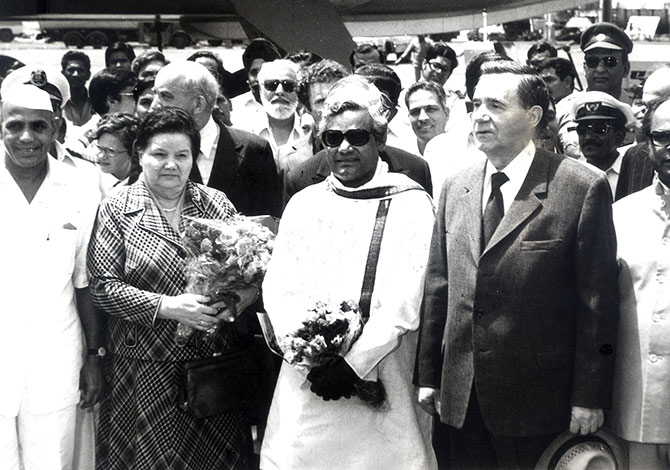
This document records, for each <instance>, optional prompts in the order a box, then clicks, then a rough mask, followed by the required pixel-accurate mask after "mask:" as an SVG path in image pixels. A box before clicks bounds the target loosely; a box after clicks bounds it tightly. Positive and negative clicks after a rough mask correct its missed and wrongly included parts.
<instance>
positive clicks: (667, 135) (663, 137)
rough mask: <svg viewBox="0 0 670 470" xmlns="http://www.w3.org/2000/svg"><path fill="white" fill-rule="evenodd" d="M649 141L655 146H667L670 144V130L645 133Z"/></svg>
mask: <svg viewBox="0 0 670 470" xmlns="http://www.w3.org/2000/svg"><path fill="white" fill-rule="evenodd" d="M647 135H648V136H649V138H650V139H651V143H652V144H654V145H655V146H657V147H667V146H668V145H670V131H654V132H650V133H649V134H647Z"/></svg>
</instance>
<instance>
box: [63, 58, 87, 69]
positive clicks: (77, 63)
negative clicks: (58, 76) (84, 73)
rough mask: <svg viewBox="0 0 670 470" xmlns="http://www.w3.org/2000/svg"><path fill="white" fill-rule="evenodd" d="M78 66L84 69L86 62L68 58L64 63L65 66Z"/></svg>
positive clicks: (67, 67)
mask: <svg viewBox="0 0 670 470" xmlns="http://www.w3.org/2000/svg"><path fill="white" fill-rule="evenodd" d="M74 67H76V68H80V69H86V64H85V63H84V62H83V61H81V60H68V61H67V63H66V64H65V68H66V69H69V68H74Z"/></svg>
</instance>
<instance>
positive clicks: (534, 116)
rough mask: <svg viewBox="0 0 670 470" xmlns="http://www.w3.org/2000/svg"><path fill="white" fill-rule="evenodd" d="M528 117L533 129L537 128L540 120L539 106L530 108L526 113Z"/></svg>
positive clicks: (540, 109) (540, 111) (540, 108)
mask: <svg viewBox="0 0 670 470" xmlns="http://www.w3.org/2000/svg"><path fill="white" fill-rule="evenodd" d="M526 113H527V115H528V119H530V121H531V124H532V125H533V126H534V127H537V125H538V124H539V123H540V120H541V119H542V114H543V112H542V107H541V106H539V105H537V104H536V105H535V106H532V107H531V108H529V109H528V110H527V111H526Z"/></svg>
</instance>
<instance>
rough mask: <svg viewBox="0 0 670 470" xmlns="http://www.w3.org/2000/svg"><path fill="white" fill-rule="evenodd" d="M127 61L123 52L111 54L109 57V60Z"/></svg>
mask: <svg viewBox="0 0 670 470" xmlns="http://www.w3.org/2000/svg"><path fill="white" fill-rule="evenodd" d="M123 59H125V60H128V56H127V55H126V53H125V52H123V51H115V52H112V53H111V54H110V56H109V60H123Z"/></svg>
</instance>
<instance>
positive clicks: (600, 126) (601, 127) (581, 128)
mask: <svg viewBox="0 0 670 470" xmlns="http://www.w3.org/2000/svg"><path fill="white" fill-rule="evenodd" d="M610 127H612V125H611V124H608V123H606V122H596V123H594V124H577V134H579V135H586V133H587V132H589V131H591V133H592V134H595V135H605V134H607V132H608V131H609V130H610Z"/></svg>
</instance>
